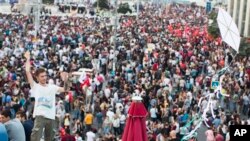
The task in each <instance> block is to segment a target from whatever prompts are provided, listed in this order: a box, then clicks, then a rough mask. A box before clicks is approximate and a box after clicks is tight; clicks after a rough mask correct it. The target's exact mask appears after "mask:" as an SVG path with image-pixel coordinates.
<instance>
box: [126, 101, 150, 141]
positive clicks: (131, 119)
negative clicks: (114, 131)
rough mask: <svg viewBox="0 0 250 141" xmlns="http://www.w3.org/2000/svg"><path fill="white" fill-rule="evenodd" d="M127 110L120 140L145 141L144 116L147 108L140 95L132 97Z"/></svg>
mask: <svg viewBox="0 0 250 141" xmlns="http://www.w3.org/2000/svg"><path fill="white" fill-rule="evenodd" d="M133 100H134V101H133V102H132V103H131V105H130V108H129V111H128V118H127V121H126V126H125V129H124V132H123V136H122V141H147V140H148V139H147V133H146V116H147V110H146V108H145V107H144V105H143V103H142V102H140V100H142V99H141V98H140V97H134V98H133Z"/></svg>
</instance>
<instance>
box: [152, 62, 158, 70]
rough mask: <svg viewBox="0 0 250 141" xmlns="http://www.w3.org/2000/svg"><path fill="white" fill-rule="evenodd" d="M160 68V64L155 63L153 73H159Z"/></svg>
mask: <svg viewBox="0 0 250 141" xmlns="http://www.w3.org/2000/svg"><path fill="white" fill-rule="evenodd" d="M158 68H159V65H158V63H154V65H153V71H157V70H158Z"/></svg>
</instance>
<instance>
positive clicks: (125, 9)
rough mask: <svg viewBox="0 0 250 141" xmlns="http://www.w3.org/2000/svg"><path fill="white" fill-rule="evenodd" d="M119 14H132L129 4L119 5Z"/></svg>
mask: <svg viewBox="0 0 250 141" xmlns="http://www.w3.org/2000/svg"><path fill="white" fill-rule="evenodd" d="M117 12H118V13H122V14H126V13H128V12H129V13H132V10H131V9H130V7H129V4H128V3H121V4H120V5H119V8H118V9H117Z"/></svg>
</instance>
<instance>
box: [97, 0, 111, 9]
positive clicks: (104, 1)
mask: <svg viewBox="0 0 250 141" xmlns="http://www.w3.org/2000/svg"><path fill="white" fill-rule="evenodd" d="M97 5H98V6H97ZM94 7H98V8H100V10H104V9H106V10H108V9H109V8H110V7H109V2H108V0H97V1H96V2H95V3H94Z"/></svg>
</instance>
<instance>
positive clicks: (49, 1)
mask: <svg viewBox="0 0 250 141" xmlns="http://www.w3.org/2000/svg"><path fill="white" fill-rule="evenodd" d="M42 2H43V3H44V4H53V3H54V0H42Z"/></svg>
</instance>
